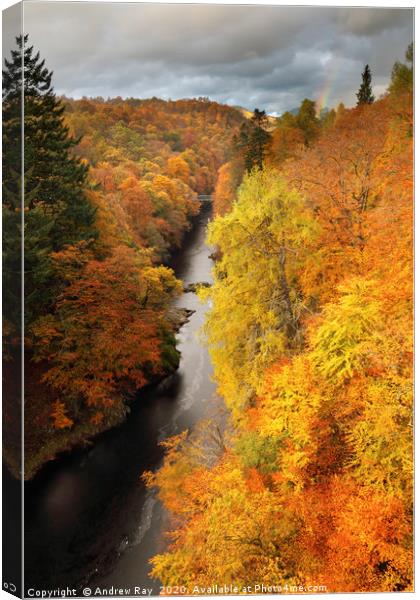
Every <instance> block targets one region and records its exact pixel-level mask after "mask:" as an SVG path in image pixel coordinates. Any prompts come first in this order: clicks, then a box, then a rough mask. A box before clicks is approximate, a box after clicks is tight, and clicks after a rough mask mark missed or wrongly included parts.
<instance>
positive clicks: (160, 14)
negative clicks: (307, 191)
mask: <svg viewBox="0 0 420 600" xmlns="http://www.w3.org/2000/svg"><path fill="white" fill-rule="evenodd" d="M24 29H25V32H26V33H28V34H29V37H30V41H31V44H33V45H34V46H35V47H36V48H37V49H39V50H40V52H41V55H42V57H43V58H45V59H46V63H47V66H48V67H49V68H50V69H52V70H53V71H54V79H53V81H54V87H55V90H56V91H57V93H59V94H66V95H67V96H72V97H75V98H78V97H81V96H103V97H105V98H107V97H113V96H122V97H137V98H148V97H152V96H158V97H163V98H172V99H176V98H185V97H195V96H209V97H210V98H212V99H214V100H217V101H219V102H225V103H229V104H237V105H241V106H245V107H247V108H250V109H252V108H254V107H255V106H258V107H259V108H265V109H266V110H267V111H269V112H272V113H281V112H283V111H284V110H288V109H291V108H294V107H296V106H298V105H299V104H300V102H301V100H302V99H303V98H305V97H308V98H312V99H314V100H316V99H317V98H319V96H320V94H322V93H324V94H325V98H326V101H327V103H328V105H329V106H334V105H336V104H337V103H338V102H340V101H344V103H345V104H346V105H349V106H351V105H353V104H354V100H355V92H356V91H357V88H358V86H359V83H360V73H361V71H362V69H363V67H364V65H365V64H367V63H368V64H369V65H370V66H371V69H372V72H373V83H374V92H375V93H376V94H377V95H380V94H381V93H383V92H384V91H385V90H386V88H387V85H388V82H389V76H390V72H391V69H392V65H393V64H394V62H395V61H396V60H397V59H400V60H401V59H403V58H404V53H405V50H406V47H407V45H408V44H409V43H410V42H411V41H412V39H413V11H412V10H411V9H385V8H384V9H380V8H329V7H285V6H261V5H260V6H244V5H230V6H228V5H220V4H219V5H209V4H207V5H206V4H194V5H191V4H189V5H185V4H184V5H182V4H179V5H177V4H148V3H144V4H140V3H139V4H137V3H131V4H120V3H116V4H112V3H89V2H86V3H85V2H83V3H77V2H76V3H74V2H73V3H70V2H35V1H34V2H26V3H25V4H24Z"/></svg>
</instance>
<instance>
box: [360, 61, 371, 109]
mask: <svg viewBox="0 0 420 600" xmlns="http://www.w3.org/2000/svg"><path fill="white" fill-rule="evenodd" d="M356 96H357V106H360V105H362V104H372V102H373V101H374V100H375V96H374V95H373V94H372V74H371V72H370V68H369V65H366V66H365V68H364V71H363V73H362V83H361V84H360V88H359V91H358V92H357V94H356Z"/></svg>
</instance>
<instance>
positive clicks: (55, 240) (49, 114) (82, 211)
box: [3, 35, 97, 320]
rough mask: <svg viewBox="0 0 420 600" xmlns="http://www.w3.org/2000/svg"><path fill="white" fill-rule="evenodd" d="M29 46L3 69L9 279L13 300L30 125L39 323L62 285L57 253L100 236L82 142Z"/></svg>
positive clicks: (21, 46) (30, 236)
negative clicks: (55, 268) (55, 274)
mask: <svg viewBox="0 0 420 600" xmlns="http://www.w3.org/2000/svg"><path fill="white" fill-rule="evenodd" d="M27 41H28V36H27V35H26V36H24V37H22V36H19V37H17V38H16V42H17V49H16V50H13V51H12V55H11V59H10V60H5V69H4V70H3V147H4V154H3V177H4V179H3V210H4V216H5V234H6V247H5V251H6V257H5V259H4V264H5V268H6V273H5V280H6V282H7V281H8V280H9V279H10V283H11V286H10V288H9V289H10V290H11V293H12V294H13V289H14V288H15V287H16V286H15V285H13V284H12V279H16V266H17V261H18V260H19V259H18V257H17V254H19V256H20V253H19V251H18V248H19V238H20V236H21V234H22V231H21V223H20V216H21V208H22V207H21V195H22V181H21V158H20V156H21V143H22V124H23V127H24V129H23V131H24V136H25V148H24V233H25V300H26V306H25V313H26V316H27V318H28V319H29V320H31V319H32V316H34V314H35V312H36V313H38V314H39V313H40V312H41V313H42V312H43V310H45V309H46V308H48V306H49V304H50V302H51V300H52V295H53V294H54V292H53V288H54V286H56V284H57V282H54V281H53V280H52V272H51V270H50V268H49V253H50V252H52V251H59V250H60V249H62V248H63V247H64V246H66V245H69V244H74V243H76V242H78V241H81V240H91V239H95V238H96V236H97V232H96V229H95V226H94V222H95V209H94V207H93V206H92V205H91V204H90V202H89V201H88V199H87V197H86V195H85V189H86V187H87V171H88V169H87V166H86V165H85V164H83V163H82V162H81V161H80V160H79V159H78V158H76V157H75V156H73V155H72V152H71V150H72V148H73V147H74V146H75V145H76V144H77V143H78V140H75V139H73V138H71V136H70V135H69V130H68V128H67V127H66V125H65V124H64V120H63V112H64V105H63V103H62V102H61V101H60V100H59V99H57V97H56V95H55V93H54V90H53V87H52V84H51V79H52V72H51V71H48V69H47V68H46V67H45V61H44V60H41V59H40V55H39V52H38V53H34V50H33V47H32V46H28V43H27ZM22 64H23V67H24V77H22V75H23V73H22ZM22 82H23V110H24V117H23V123H22V118H21V117H22V115H21V110H22ZM10 301H11V302H12V301H13V299H12V298H10ZM16 301H18V300H17V299H16Z"/></svg>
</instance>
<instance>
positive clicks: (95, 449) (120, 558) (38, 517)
mask: <svg viewBox="0 0 420 600" xmlns="http://www.w3.org/2000/svg"><path fill="white" fill-rule="evenodd" d="M210 216H211V207H210V204H205V205H204V206H203V209H202V211H201V214H200V216H199V217H198V219H197V221H196V223H195V225H194V228H193V229H192V231H191V232H190V233H189V235H188V236H187V238H186V240H185V245H184V248H183V250H182V252H180V253H179V254H178V256H177V257H175V259H174V262H173V267H174V269H175V272H176V274H177V276H178V277H179V278H180V279H182V280H183V281H184V284H186V285H188V283H193V282H202V281H211V266H212V262H211V260H210V259H209V254H210V252H211V249H210V248H209V247H208V246H206V243H205V235H206V232H205V229H206V225H207V222H208V219H209V217H210ZM176 305H177V306H179V307H185V308H189V309H193V310H195V311H196V312H195V313H194V314H193V315H192V317H191V318H190V321H189V322H188V323H187V324H186V325H184V326H183V327H182V329H181V330H180V332H179V334H178V349H179V350H180V352H181V354H182V358H181V363H180V368H179V370H178V371H177V373H176V374H175V376H174V377H173V379H172V380H171V382H170V384H169V385H167V386H166V388H165V389H162V388H163V387H164V386H157V387H155V388H154V389H150V390H148V391H147V392H143V393H140V394H139V398H138V400H137V401H136V402H135V403H134V404H133V406H132V410H131V414H130V415H129V416H128V418H127V421H126V422H125V423H123V424H122V425H121V426H119V427H117V428H115V429H113V430H111V431H108V432H106V433H105V434H103V435H102V436H101V437H100V438H98V439H97V440H96V441H95V443H94V444H93V445H92V447H91V448H90V449H88V450H83V451H79V452H76V453H74V454H72V455H70V456H67V457H62V458H61V459H60V460H58V461H55V462H54V463H51V464H50V465H48V466H47V467H46V468H45V469H44V470H43V471H42V472H41V473H40V474H39V475H38V476H37V477H36V478H35V480H34V481H32V482H29V483H27V484H26V496H25V532H26V539H25V541H26V552H25V571H26V589H27V590H28V589H29V588H35V589H39V590H42V589H44V590H45V589H47V590H48V589H52V588H57V587H59V588H65V587H67V586H68V587H70V588H76V589H77V590H78V592H79V594H80V590H81V589H82V588H83V587H84V586H89V587H91V588H92V589H94V588H95V587H96V586H100V587H101V588H110V587H111V586H114V587H118V588H124V589H126V590H127V591H128V590H130V591H129V594H130V595H134V588H135V587H136V586H137V587H140V588H153V595H155V594H158V593H159V585H160V584H159V582H158V581H152V580H151V579H150V578H149V576H148V572H149V570H150V565H149V564H148V561H149V559H150V558H151V557H152V556H153V555H155V554H156V553H158V552H159V551H162V550H163V549H164V548H165V538H164V536H163V531H164V528H165V523H166V519H167V516H166V515H165V511H164V509H163V507H162V506H161V504H160V502H159V501H158V500H157V498H156V495H155V493H154V492H153V491H150V490H147V489H145V486H144V484H143V482H142V480H141V478H140V476H141V474H142V473H143V471H145V470H155V469H157V468H158V467H159V465H160V464H161V461H162V457H163V450H162V448H161V446H159V442H160V441H162V440H163V439H165V438H166V437H168V436H170V435H173V434H175V433H179V432H181V431H183V430H184V429H190V428H192V427H193V426H194V424H195V423H197V422H198V421H200V420H201V419H202V418H205V417H207V416H209V415H211V414H212V412H215V411H216V410H217V407H218V406H220V405H221V401H220V399H218V398H217V396H216V394H215V386H214V384H213V383H212V381H211V379H210V376H211V371H212V368H211V364H210V360H209V356H208V353H207V349H206V347H205V346H204V345H203V344H202V343H201V342H200V339H199V337H198V333H199V330H200V328H201V326H202V324H203V322H204V314H205V312H206V310H207V307H206V306H205V305H202V304H201V303H200V302H199V300H198V298H197V297H196V295H195V294H193V293H187V294H183V295H182V296H181V297H180V298H179V299H178V300H177V301H176ZM137 593H138V591H137Z"/></svg>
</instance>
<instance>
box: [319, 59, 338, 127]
mask: <svg viewBox="0 0 420 600" xmlns="http://www.w3.org/2000/svg"><path fill="white" fill-rule="evenodd" d="M325 70H326V73H327V74H326V77H325V81H324V85H323V86H322V88H321V91H320V93H319V95H318V99H317V101H316V107H317V113H318V115H319V114H320V113H321V111H322V109H324V108H326V107H327V106H328V100H329V98H330V96H331V91H332V89H333V84H334V80H335V77H336V75H337V70H338V62H337V61H335V60H334V59H332V60H329V61H328V63H327V64H326V65H325Z"/></svg>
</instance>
